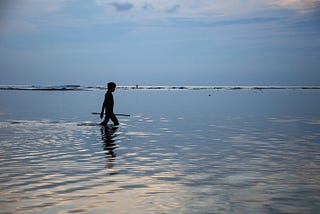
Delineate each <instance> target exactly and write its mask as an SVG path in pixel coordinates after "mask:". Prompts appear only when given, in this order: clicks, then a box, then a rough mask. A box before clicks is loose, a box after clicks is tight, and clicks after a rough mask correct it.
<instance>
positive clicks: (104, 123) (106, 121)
mask: <svg viewBox="0 0 320 214" xmlns="http://www.w3.org/2000/svg"><path fill="white" fill-rule="evenodd" d="M109 119H110V117H109V116H108V115H106V116H105V117H104V120H103V121H102V122H101V123H100V125H102V126H105V125H107V124H108V122H109Z"/></svg>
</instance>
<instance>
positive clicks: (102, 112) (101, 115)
mask: <svg viewBox="0 0 320 214" xmlns="http://www.w3.org/2000/svg"><path fill="white" fill-rule="evenodd" d="M105 102H106V97H105V98H104V101H103V103H102V108H101V113H100V118H101V119H102V118H103V114H104V109H105Z"/></svg>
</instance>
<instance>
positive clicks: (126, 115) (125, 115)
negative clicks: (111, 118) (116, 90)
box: [91, 112, 130, 117]
mask: <svg viewBox="0 0 320 214" xmlns="http://www.w3.org/2000/svg"><path fill="white" fill-rule="evenodd" d="M91 114H96V115H100V113H98V112H92V113H91ZM104 114H105V113H104ZM115 115H116V116H124V117H130V114H115Z"/></svg>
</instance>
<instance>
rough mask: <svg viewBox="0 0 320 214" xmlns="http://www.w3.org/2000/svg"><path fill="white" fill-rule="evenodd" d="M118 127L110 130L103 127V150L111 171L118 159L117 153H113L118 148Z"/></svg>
mask: <svg viewBox="0 0 320 214" xmlns="http://www.w3.org/2000/svg"><path fill="white" fill-rule="evenodd" d="M116 130H117V127H113V128H109V127H107V126H103V127H101V139H102V144H103V150H105V157H106V160H107V167H108V168H109V169H111V168H113V165H114V159H115V158H116V153H115V152H114V151H113V150H115V149H116V148H117V145H116V144H115V141H116V140H115V139H114V138H115V137H116V135H115V132H116Z"/></svg>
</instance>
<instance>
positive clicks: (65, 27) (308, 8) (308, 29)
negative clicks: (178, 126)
mask: <svg viewBox="0 0 320 214" xmlns="http://www.w3.org/2000/svg"><path fill="white" fill-rule="evenodd" d="M0 66H1V68H0V69H1V70H0V84H2V85H4V84H6V85H8V84H22V85H32V84H35V85H57V84H81V85H101V84H105V83H106V82H109V81H114V82H116V83H117V84H118V85H136V84H139V85H299V86H300V85H320V70H319V69H320V0H228V1H225V0H184V1H183V0H92V1H91V0H55V1H52V0H1V1H0Z"/></svg>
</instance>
